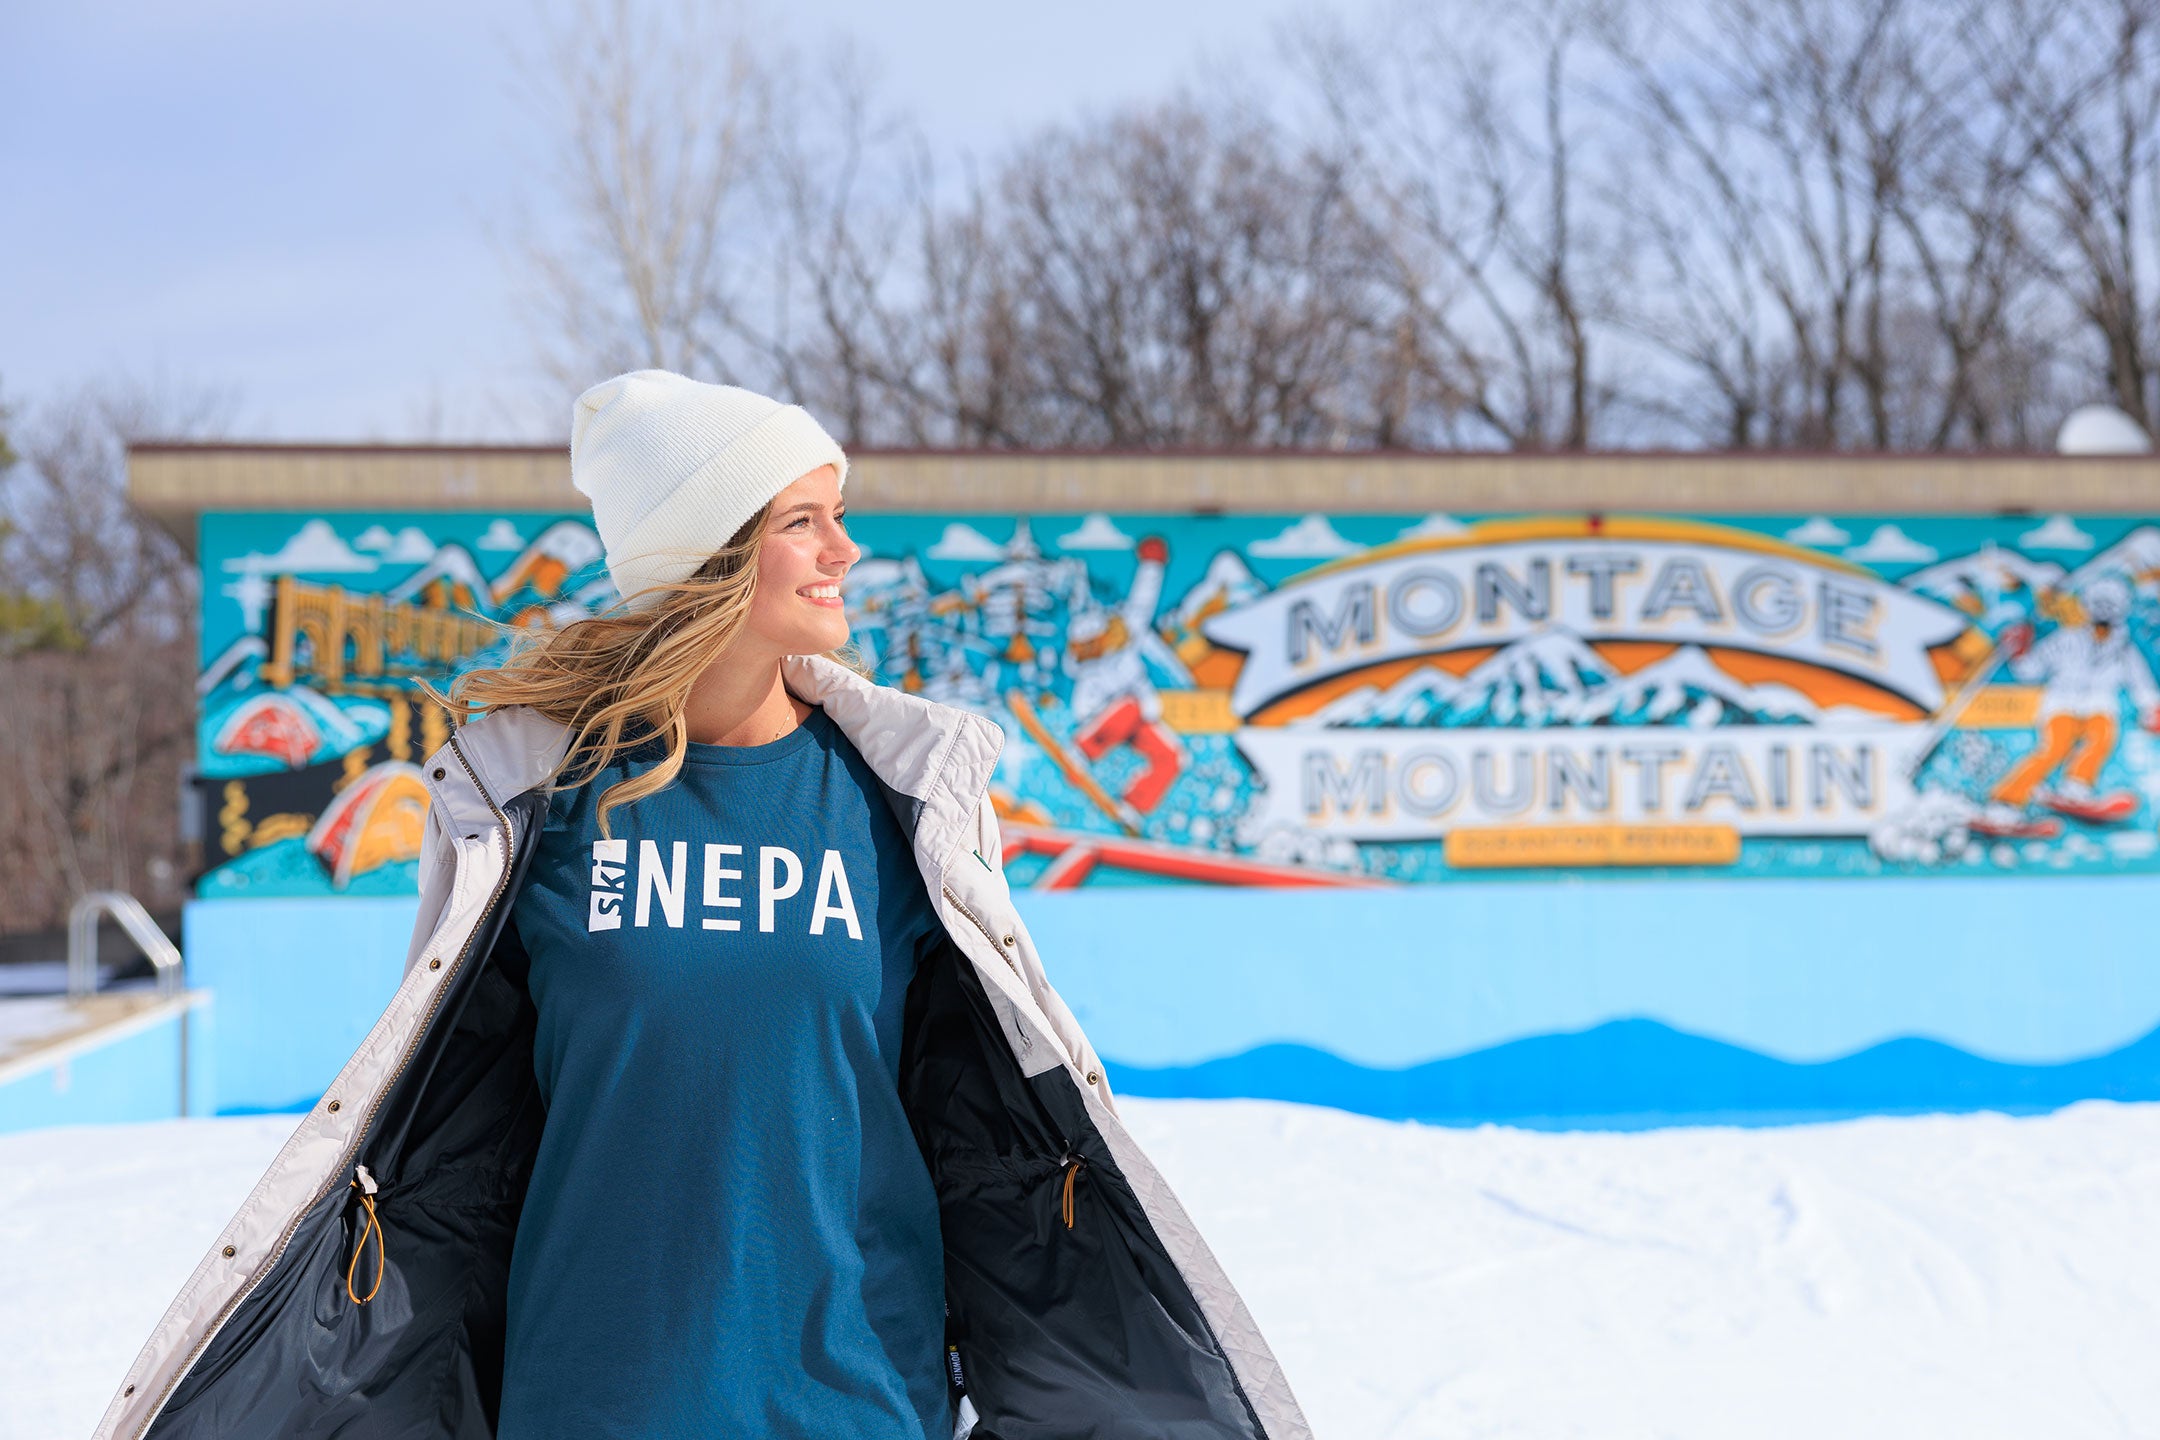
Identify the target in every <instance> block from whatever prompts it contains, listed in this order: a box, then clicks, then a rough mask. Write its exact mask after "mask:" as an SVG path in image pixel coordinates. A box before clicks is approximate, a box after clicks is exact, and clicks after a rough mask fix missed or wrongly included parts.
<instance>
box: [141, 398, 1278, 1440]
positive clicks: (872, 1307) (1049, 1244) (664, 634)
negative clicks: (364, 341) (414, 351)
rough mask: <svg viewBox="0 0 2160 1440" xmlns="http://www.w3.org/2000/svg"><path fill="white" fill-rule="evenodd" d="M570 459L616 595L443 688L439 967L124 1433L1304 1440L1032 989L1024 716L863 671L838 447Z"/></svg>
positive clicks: (433, 852)
mask: <svg viewBox="0 0 2160 1440" xmlns="http://www.w3.org/2000/svg"><path fill="white" fill-rule="evenodd" d="M571 467H572V479H573V481H574V482H575V483H576V484H577V486H578V488H579V489H580V490H581V491H583V492H584V493H585V494H586V495H587V496H589V497H590V498H591V500H592V505H593V515H594V520H595V523H596V525H597V527H598V529H599V531H600V535H601V538H602V540H603V542H604V543H605V544H606V546H607V560H608V568H609V571H610V574H611V575H612V576H613V577H614V579H615V582H616V587H617V589H618V590H619V591H620V592H621V595H622V598H623V602H624V605H623V609H622V610H621V611H620V612H619V613H610V614H607V615H603V616H598V617H594V618H592V619H588V620H581V621H579V622H577V623H575V624H572V625H570V626H568V627H566V628H564V629H563V630H561V631H559V632H556V633H555V634H553V635H552V636H549V637H547V638H546V639H545V640H544V641H542V642H540V643H538V644H536V645H534V646H532V647H529V648H527V649H526V650H524V651H522V652H521V653H519V654H518V655H516V656H514V657H513V658H512V660H511V661H510V662H509V663H508V664H506V666H505V667H504V668H503V669H501V670H499V671H493V672H480V673H477V674H475V675H471V676H467V677H464V678H462V679H461V680H460V681H459V682H458V684H457V685H455V686H453V687H452V689H453V697H454V701H453V703H454V705H455V706H456V707H458V708H461V709H480V710H484V711H485V712H486V713H484V714H482V715H480V716H479V718H477V719H474V720H472V721H471V722H470V723H469V724H466V725H464V726H463V727H461V728H460V729H459V730H458V731H457V732H456V734H455V735H454V736H453V737H452V738H451V740H450V741H449V742H448V743H447V744H446V745H445V746H444V747H443V748H442V750H441V751H439V752H438V753H437V754H436V755H435V756H433V757H430V759H429V760H428V762H427V764H426V766H425V767H424V774H425V776H426V780H427V785H428V789H429V791H430V799H431V804H430V810H429V820H428V825H427V829H426V832H425V834H426V838H425V840H424V841H423V844H422V855H421V895H420V915H419V920H418V923H417V924H416V926H415V929H414V933H413V938H412V942H411V945H410V947H409V949H408V952H407V961H406V963H407V971H406V978H405V981H404V983H403V985H402V986H401V987H400V989H399V991H398V994H397V996H396V997H395V998H394V999H393V1000H392V1001H391V1004H390V1006H389V1008H388V1010H386V1012H385V1013H384V1016H383V1018H382V1019H381V1021H379V1022H378V1024H377V1025H376V1027H375V1029H374V1031H373V1032H372V1033H371V1034H370V1035H369V1037H368V1039H367V1040H366V1041H365V1042H364V1043H363V1044H362V1046H361V1048H360V1050H359V1051H358V1052H356V1053H355V1055H354V1056H353V1058H352V1060H351V1061H350V1062H349V1063H348V1064H347V1065H346V1067H345V1069H344V1071H343V1072H341V1073H340V1075H339V1076H338V1079H337V1081H336V1082H335V1083H334V1084H333V1085H332V1087H331V1089H330V1090H329V1092H328V1093H327V1094H325V1096H324V1097H323V1100H322V1101H321V1103H319V1104H318V1105H317V1106H316V1107H315V1108H314V1110H313V1111H312V1112H311V1113H310V1114H309V1115H308V1116H307V1117H306V1118H305V1119H304V1120H303V1121H302V1123H301V1125H300V1126H299V1128H298V1130H297V1131H296V1133H295V1134H294V1136H293V1139H292V1140H291V1141H290V1142H289V1143H288V1144H287V1145H286V1147H285V1149H284V1151H283V1152H281V1154H280V1155H279V1157H278V1159H277V1160H276V1162H275V1163H274V1164H273V1165H272V1167H271V1169H270V1172H269V1173H268V1174H267V1175H266V1176H265V1177H264V1178H263V1180H262V1181H261V1182H260V1183H259V1184H258V1185H257V1186H256V1189H255V1191H254V1193H253V1194H251V1195H250V1197H249V1199H248V1201H247V1202H246V1204H244V1205H243V1206H242V1208H241V1210H240V1212H239V1214H237V1215H236V1216H235V1217H234V1219H233V1220H232V1222H231V1223H230V1224H229V1225H228V1226H227V1228H226V1231H225V1233H224V1234H223V1235H221V1236H220V1237H219V1239H218V1241H217V1243H216V1244H215V1245H214V1246H213V1247H212V1250H211V1252H210V1254H209V1256H208V1257H207V1258H206V1259H205V1260H204V1261H203V1263H202V1265H201V1266H199V1267H198V1269H197V1271H196V1274H195V1276H194V1278H193V1279H191V1280H190V1281H189V1283H188V1285H187V1287H186V1288H185V1289H184V1290H183V1291H182V1292H181V1294H180V1296H179V1297H178V1298H177V1299H176V1300H175V1301H174V1302H173V1305H172V1307H171V1309H169V1310H168V1312H167V1314H166V1316H165V1319H164V1320H163V1322H161V1324H160V1325H159V1327H158V1329H157V1331H156V1332H155V1333H154V1334H153V1335H152V1337H151V1339H150V1341H149V1343H148V1344H147V1345H146V1346H145V1347H144V1349H143V1353H142V1355H141V1356H140V1357H139V1358H138V1359H137V1361H136V1363H135V1365H134V1367H133V1368H132V1369H131V1370H130V1372H129V1374H128V1376H127V1379H126V1381H125V1383H124V1384H123V1386H122V1389H121V1392H120V1394H119V1395H118V1396H116V1397H115V1399H114V1401H113V1403H112V1406H111V1407H110V1408H109V1409H108V1411H107V1413H106V1417H105V1421H104V1424H103V1425H102V1427H101V1428H100V1430H99V1432H98V1433H99V1436H100V1437H106V1436H124V1437H128V1440H135V1437H139V1436H144V1435H148V1436H152V1437H168V1436H201V1437H206V1440H207V1437H211V1436H216V1437H219V1440H257V1437H260V1440H269V1437H273V1436H274V1437H291V1436H330V1435H337V1436H341V1437H366V1436H375V1435H382V1436H393V1435H394V1436H400V1437H403V1436H421V1435H428V1436H433V1435H442V1436H458V1437H463V1436H494V1435H498V1434H499V1435H501V1436H503V1437H506V1440H532V1437H553V1436H570V1435H576V1436H580V1437H588V1436H591V1437H598V1436H618V1435H619V1436H639V1437H646V1436H677V1435H682V1436H690V1435H699V1436H703V1435H729V1436H732V1435H764V1436H787V1437H796V1436H801V1437H811V1436H816V1437H841V1436H845V1437H864V1440H872V1437H875V1440H884V1437H901V1436H906V1437H917V1436H923V1437H930V1440H942V1437H943V1435H945V1434H948V1433H950V1434H967V1433H970V1430H971V1429H972V1433H973V1434H974V1435H975V1436H976V1437H978V1440H1022V1437H1030V1440H1033V1437H1044V1440H1047V1437H1061V1436H1073V1437H1112V1436H1132V1437H1150V1440H1155V1437H1175V1440H1186V1437H1190V1440H1201V1437H1209V1440H1213V1437H1233V1436H1235V1437H1255V1440H1257V1437H1270V1440H1287V1437H1300V1436H1306V1435H1308V1434H1309V1431H1308V1430H1307V1428H1306V1425H1305V1422H1304V1419H1303V1417H1302V1415H1301V1414H1300V1413H1299V1411H1298V1408H1297V1404H1296V1401H1295V1400H1294V1399H1293V1398H1292V1396H1291V1394H1290V1391H1289V1387H1288V1385H1287V1384H1286V1383H1285V1381H1284V1379H1283V1377H1282V1374H1281V1372H1280V1370H1279V1369H1278V1368H1277V1366H1276V1364H1275V1361H1274V1358H1273V1356H1272V1355H1271V1354H1270V1353H1269V1351H1268V1348H1267V1345H1266V1342H1265V1341H1264V1340H1262V1339H1261V1337H1260V1335H1259V1333H1258V1332H1257V1330H1256V1329H1255V1328H1254V1326H1253V1324H1252V1320H1251V1317H1250V1316H1249V1315H1248V1314H1247V1312H1246V1310H1245V1307H1244V1305H1243V1304H1242V1302H1241V1301H1240V1300H1239V1299H1238V1297H1237V1294H1236V1292H1235V1291H1234V1290H1233V1289H1232V1288H1231V1286H1230V1284H1229V1282H1228V1280H1227V1279H1226V1278H1225V1277H1224V1276H1223V1274H1222V1271H1221V1269H1220V1268H1219V1267H1218V1266H1217V1265H1216V1263H1215V1261H1214V1259H1213V1257H1212V1256H1211V1255H1210V1254H1209V1253H1208V1250H1207V1247H1206V1245H1205V1243H1204V1242H1203V1241H1202V1240H1201V1238H1200V1237H1199V1235H1198V1234H1197V1233H1196V1232H1195V1231H1194V1229H1193V1227H1192V1224H1191V1222H1190V1220H1189V1219H1188V1218H1187V1217H1186V1215H1185V1213H1184V1211H1183V1210H1182V1209H1181V1208H1180V1207H1179V1205H1178V1203H1177V1200H1176V1198H1175V1197H1174V1196H1172V1195H1171V1193H1170V1191H1169V1189H1168V1187H1167V1186H1165V1185H1164V1183H1163V1181H1162V1179H1161V1177H1160V1176H1159V1175H1158V1174H1157V1173H1156V1172H1155V1170H1154V1168H1153V1167H1152V1166H1151V1165H1150V1164H1149V1163H1148V1161H1147V1159H1146V1157H1145V1156H1144V1155H1142V1154H1141V1153H1140V1151H1139V1149H1138V1148H1137V1147H1136V1146H1135V1145H1134V1144H1133V1141H1132V1139H1131V1137H1130V1136H1129V1135H1128V1134H1127V1133H1126V1132H1125V1130H1124V1128H1123V1127H1122V1126H1121V1125H1120V1124H1119V1123H1118V1120H1117V1116H1116V1110H1115V1107H1114V1105H1113V1102H1112V1099H1111V1096H1110V1092H1109V1089H1108V1087H1107V1085H1106V1084H1105V1082H1104V1080H1103V1077H1102V1073H1101V1065H1100V1062H1099V1061H1098V1060H1097V1058H1096V1056H1095V1053H1094V1051H1093V1050H1092V1049H1091V1048H1090V1047H1089V1045H1088V1043H1087V1040H1086V1038H1085V1037H1084V1036H1083V1035H1082V1034H1081V1033H1080V1030H1079V1027H1078V1026H1077V1025H1076V1024H1075V1023H1074V1021H1073V1017H1072V1015H1071V1013H1070V1012H1069V1011H1068V1010H1067V1009H1066V1007H1065V1005H1064V1004H1063V1002H1061V1001H1060V1000H1059V999H1058V997H1057V995H1056V993H1055V992H1054V991H1053V990H1052V989H1051V988H1050V986H1049V984H1048V982H1047V980H1046V979H1045V978H1044V975H1043V971H1042V967H1041V963H1040V960H1039V958H1038V956H1037V955H1036V952H1035V948H1034V945H1033V943H1032V941H1031V940H1030V939H1029V937H1028V935H1027V931H1026V927H1025V926H1024V925H1023V924H1022V923H1021V921H1020V918H1019V915H1018V912H1017V911H1016V910H1015V908H1014V907H1013V904H1012V897H1011V895H1010V893H1009V891H1008V889H1007V887H1006V884H1005V880H1004V876H1003V874H1002V872H1001V868H1000V867H1001V854H1000V850H999V844H998V828H997V823H996V818H995V816H994V814H993V813H992V811H991V808H990V804H989V800H988V795H987V791H988V785H989V780H990V776H991V773H992V770H993V767H994V765H995V763H996V759H997V752H998V747H999V745H1000V744H1001V740H1002V737H1001V735H1000V733H999V731H998V729H997V727H996V726H995V725H993V724H991V723H990V722H989V721H987V720H985V719H983V718H982V717H980V716H976V715H973V714H970V713H968V712H966V711H962V710H957V709H952V708H949V707H945V706H941V705H936V704H933V703H931V702H929V701H926V700H923V699H921V698H919V697H916V696H910V695H906V694H903V693H901V692H899V691H896V690H892V689H889V688H886V687H881V686H878V685H875V684H873V683H871V682H870V681H868V680H867V679H865V678H864V677H863V676H862V675H861V674H859V673H858V672H857V671H856V670H854V669H852V668H850V667H849V666H848V665H847V664H845V663H843V662H842V661H840V660H838V659H836V658H835V657H834V656H833V655H832V654H831V653H830V652H832V651H833V650H834V649H835V648H836V647H838V646H840V645H841V644H843V643H844V641H845V639H846V634H847V627H846V621H845V617H844V612H843V611H842V609H841V608H840V603H839V598H838V584H839V581H840V578H841V577H842V576H843V575H844V574H845V572H846V570H847V568H848V566H849V565H850V564H852V563H853V561H854V560H855V558H856V556H857V554H858V553H859V552H858V551H857V550H856V548H855V547H854V545H853V544H852V543H850V542H849V540H848V539H847V536H846V532H845V528H844V524H843V520H844V515H843V506H842V499H841V494H842V489H843V485H844V482H845V479H846V470H847V461H846V457H845V456H844V455H843V454H842V453H841V452H840V450H839V447H838V446H836V445H834V444H833V442H832V441H831V440H830V439H829V438H828V437H827V436H826V435H825V433H824V432H823V431H822V430H821V429H819V428H818V426H817V425H816V423H815V422H814V421H812V420H811V419H810V417H809V416H808V415H807V414H805V413H804V412H803V411H801V410H800V409H798V408H796V407H793V406H782V405H779V404H778V403H777V402H774V401H771V400H767V399H765V398H763V397H760V396H756V395H752V394H750V393H748V392H746V391H741V390H736V389H733V388H730V387H724V386H710V385H702V384H698V383H697V382H694V381H690V380H686V379H684V378H682V377H680V376H674V375H668V374H665V373H663V372H657V371H640V372H636V373H634V374H631V375H625V376H620V377H617V378H616V379H614V380H610V381H607V382H604V383H603V384H601V385H598V386H595V387H594V388H593V389H592V390H589V391H587V392H586V394H585V395H583V396H581V397H580V398H579V400H578V403H577V409H576V413H575V421H574V428H573V432H572V441H571ZM948 1427H950V1428H948Z"/></svg>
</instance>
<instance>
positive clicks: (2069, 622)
mask: <svg viewBox="0 0 2160 1440" xmlns="http://www.w3.org/2000/svg"><path fill="white" fill-rule="evenodd" d="M2077 598H2078V600H2079V601H2080V604H2079V605H2078V606H2076V607H2073V610H2072V613H2071V614H2070V615H2068V616H2067V617H2066V618H2065V621H2064V623H2063V624H2062V625H2061V626H2060V627H2059V628H2058V629H2056V630H2055V631H2053V632H2052V633H2050V634H2049V635H2048V636H2047V638H2045V639H2044V640H2041V641H2040V642H2039V643H2038V644H2034V643H2033V627H2032V623H2031V622H2030V621H2020V622H2018V623H2017V624H2015V625H2013V626H2011V627H2010V628H2009V629H2008V630H2006V631H2005V632H2004V633H2003V639H2002V643H2003V646H2004V649H2005V651H2006V653H2007V654H2008V656H2009V660H2010V670H2011V673H2012V674H2013V675H2015V676H2016V677H2017V678H2018V679H2019V680H2020V681H2022V682H2024V683H2025V684H2028V685H2033V684H2037V685H2039V686H2041V687H2042V689H2041V698H2040V710H2039V714H2038V716H2037V717H2036V722H2035V728H2036V730H2037V732H2038V735H2039V742H2040V743H2039V744H2038V745H2037V746H2035V747H2034V748H2033V750H2032V752H2031V753H2030V754H2028V755H2026V756H2025V757H2024V758H2023V759H2022V760H2020V761H2019V762H2018V763H2017V764H2016V765H2014V766H2012V767H2011V769H2010V770H2009V771H2008V773H2006V774H2005V775H2004V776H2003V777H2002V779H2001V780H2000V781H1998V782H1996V785H1995V788H1994V790H1993V791H1992V792H1991V793H1990V795H1989V797H1988V798H1989V800H1990V801H1991V802H1992V803H1991V804H1990V806H1989V813H1988V817H1987V818H1988V819H1989V820H1991V821H1993V822H1995V823H1997V824H2008V823H2012V822H2014V821H2015V820H2016V819H2017V818H2018V817H2019V816H2020V815H2021V813H2022V812H2023V811H2025V810H2026V808H2027V807H2029V806H2031V805H2033V804H2036V803H2037V804H2038V805H2040V806H2041V807H2043V808H2045V809H2048V810H2052V811H2054V812H2055V813H2056V814H2058V815H2066V816H2068V817H2070V818H2071V819H2073V820H2082V821H2085V822H2086V823H2088V824H2119V823H2120V822H2122V821H2124V820H2127V819H2129V818H2130V816H2131V815H2132V814H2133V813H2135V811H2136V810H2137V804H2138V801H2137V797H2136V796H2135V795H2134V794H2131V793H2130V792H2128V791H2110V792H2106V793H2102V792H2101V791H2100V790H2099V785H2100V776H2101V772H2102V771H2103V770H2104V769H2105V768H2106V766H2107V762H2108V761H2109V759H2111V758H2112V757H2113V756H2114V754H2115V747H2116V743H2117V741H2118V740H2119V739H2120V730H2121V721H2120V716H2121V713H2122V697H2123V695H2124V694H2125V693H2126V692H2127V693H2128V694H2129V696H2130V698H2131V700H2132V702H2133V703H2134V704H2135V705H2136V706H2137V710H2138V717H2139V723H2140V724H2142V725H2143V726H2144V727H2145V728H2146V729H2148V730H2160V685H2155V684H2154V682H2153V674H2152V670H2151V668H2150V667H2149V666H2147V664H2146V663H2145V657H2144V655H2143V654H2142V653H2140V652H2139V650H2138V647H2137V644H2136V642H2135V641H2133V640H2132V639H2131V637H2130V629H2129V619H2130V606H2131V591H2130V587H2129V585H2128V584H2127V583H2125V582H2124V581H2123V580H2121V579H2119V578H2117V577H2115V576H2112V575H2104V576H2101V577H2100V578H2098V579H2096V580H2093V581H2092V582H2090V583H2089V584H2087V585H2085V586H2084V587H2082V589H2081V590H2080V592H2079V595H2078V597H2077ZM2078 611H2082V613H2077V612H2078ZM2058 772H2060V775H2059V778H2058Z"/></svg>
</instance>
